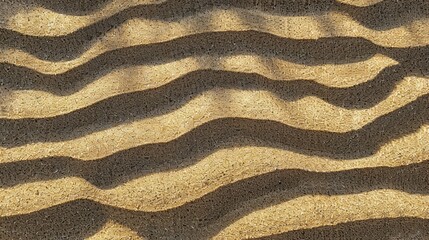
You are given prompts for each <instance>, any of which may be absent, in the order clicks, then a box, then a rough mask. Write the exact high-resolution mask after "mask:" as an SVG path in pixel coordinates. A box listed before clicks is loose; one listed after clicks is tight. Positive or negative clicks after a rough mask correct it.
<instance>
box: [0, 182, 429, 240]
mask: <svg viewBox="0 0 429 240" xmlns="http://www.w3.org/2000/svg"><path fill="white" fill-rule="evenodd" d="M285 177H286V178H289V177H290V176H285ZM272 180H273V182H272V184H271V185H267V189H273V188H278V189H279V190H280V189H282V188H287V187H286V186H285V185H284V184H281V183H283V182H282V181H283V179H276V177H273V178H272ZM279 181H280V184H279ZM274 183H276V184H274ZM262 184H263V185H265V184H266V183H262ZM243 187H246V188H239V189H238V190H237V189H234V191H227V190H224V192H222V194H221V192H219V191H217V192H216V193H217V195H216V196H213V197H214V198H216V201H214V199H210V198H209V197H208V196H210V195H206V196H205V197H203V198H201V199H199V200H198V201H196V202H191V203H188V204H186V205H184V206H182V207H180V208H176V209H172V210H168V211H163V212H152V213H148V212H138V211H130V210H125V209H120V208H115V207H111V206H107V205H103V204H100V203H97V202H93V201H89V200H76V201H73V202H68V203H64V204H61V205H57V206H53V207H50V208H48V209H44V210H40V211H38V212H33V213H30V214H24V215H17V216H11V217H3V218H1V220H2V227H3V229H4V230H3V232H0V234H2V235H0V237H2V238H7V237H8V236H10V235H8V234H14V235H13V236H15V237H18V238H20V237H21V238H22V237H23V236H25V237H26V238H31V239H40V238H43V239H46V238H58V236H72V237H75V236H78V237H80V238H83V237H85V236H86V237H87V236H88V235H91V234H94V233H95V232H96V231H98V230H99V229H100V228H101V227H102V226H103V225H104V223H105V222H107V221H108V220H113V221H115V222H117V223H119V224H121V225H123V226H126V227H128V228H130V229H132V230H133V231H136V232H138V234H139V235H140V236H142V237H148V238H156V239H161V238H165V237H167V236H168V237H170V238H171V237H174V238H185V239H187V238H191V239H196V238H199V239H201V238H202V237H203V238H206V237H209V236H212V235H215V234H216V233H218V232H219V231H221V230H222V229H224V228H225V227H227V226H228V225H229V226H228V227H227V228H226V229H224V230H223V231H222V232H221V233H220V238H222V235H223V236H228V235H229V232H228V231H229V230H230V229H232V228H234V227H235V226H237V225H238V226H240V225H243V224H242V222H245V221H246V219H249V218H254V216H255V215H258V214H259V212H262V213H261V217H262V218H265V219H267V220H270V219H269V218H268V217H266V216H265V215H264V213H267V212H270V211H272V209H277V208H280V209H279V212H285V211H287V212H288V214H287V216H285V215H282V218H283V219H282V220H283V221H285V219H284V217H288V218H290V220H291V221H290V222H292V221H294V223H295V224H296V225H295V226H297V227H296V229H302V227H303V226H305V224H304V222H305V220H307V218H313V217H314V214H313V213H312V212H311V213H310V214H305V215H303V214H302V213H303V210H302V209H309V208H314V207H315V206H318V208H319V209H320V210H322V211H323V212H324V213H325V214H323V215H318V216H317V217H318V219H316V220H318V221H311V222H312V223H313V226H311V225H310V226H308V227H310V228H311V227H318V226H317V224H318V223H319V224H320V225H319V226H323V225H325V224H326V222H327V221H331V222H332V223H333V224H338V223H342V222H347V221H356V220H364V219H374V218H382V217H384V218H394V217H419V218H424V219H427V218H429V216H428V214H427V211H425V209H426V206H427V201H428V197H427V196H419V195H410V194H406V193H402V192H398V191H392V190H377V191H372V192H365V190H364V189H362V191H364V193H360V194H353V195H340V196H325V195H321V194H323V192H325V193H327V194H329V195H332V194H333V195H338V194H341V193H340V192H341V191H335V190H334V189H335V188H333V189H332V188H328V189H317V190H313V191H312V190H308V191H306V190H303V189H299V190H297V191H292V190H286V191H280V192H277V193H273V194H269V195H266V196H265V197H262V199H256V200H251V201H246V199H247V198H249V197H250V198H252V199H253V198H254V197H255V194H256V193H259V194H260V193H261V191H263V192H267V190H266V189H264V188H255V187H256V185H252V182H248V183H247V185H246V186H243ZM260 187H261V186H260ZM253 189H255V190H254V191H253ZM349 191H350V189H346V192H349ZM311 192H313V193H314V194H315V195H316V196H305V195H307V194H311ZM231 194H233V195H231ZM240 194H241V195H240ZM299 194H301V196H303V197H299V198H296V199H293V200H291V199H292V198H293V197H297V196H298V195H299ZM237 200H241V202H237ZM213 201H214V202H213ZM231 202H236V203H237V204H232V203H231ZM244 202H245V203H244ZM224 203H226V204H224ZM279 203H282V204H280V205H274V206H273V204H279ZM398 205H400V206H401V208H400V209H399V208H397V207H393V206H398ZM217 206H222V207H217ZM269 206H272V207H269ZM363 206H365V207H363ZM381 206H382V207H381ZM266 207H269V208H268V209H264V210H260V211H256V212H255V210H257V209H263V208H266ZM234 209H235V210H234ZM375 210H377V211H375ZM252 211H253V213H251V212H252ZM279 212H277V213H279ZM249 213H250V214H249ZM297 214H299V215H300V217H295V216H294V215H297ZM222 215H223V216H222ZM246 215H247V216H246ZM243 216H246V217H244V218H242V219H240V220H238V221H236V222H234V223H233V224H232V225H230V224H231V223H232V222H233V221H235V220H236V219H239V218H240V217H243ZM331 216H332V217H335V220H332V219H330V218H331ZM40 219H44V221H43V222H41V221H40ZM283 221H281V222H283ZM281 222H280V223H281ZM309 222H310V221H309ZM253 225H254V224H253ZM273 225H274V224H273ZM277 225H278V224H277ZM314 225H315V226H314ZM274 226H275V225H274ZM289 226H291V224H290V225H289ZM293 226H294V225H292V227H293ZM260 227H262V226H259V225H258V227H255V228H254V229H258V228H260ZM284 228H285V227H284V226H279V229H278V230H283V232H284ZM270 229H271V231H274V230H275V229H273V228H269V229H264V231H261V232H260V234H259V236H261V234H264V232H267V231H270ZM290 230H295V229H290ZM243 231H247V232H251V231H252V230H251V229H250V230H249V229H248V228H247V226H244V229H243ZM253 231H255V230H253ZM233 233H236V235H237V234H240V231H233ZM274 233H276V232H274ZM269 234H273V232H270V233H269ZM252 235H254V236H258V235H257V234H252ZM248 236H250V234H248ZM217 237H219V235H218V236H217ZM239 238H240V237H239ZM223 239H225V238H223ZM235 239H237V236H236V238H235Z"/></svg>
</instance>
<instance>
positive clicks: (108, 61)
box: [0, 31, 429, 95]
mask: <svg viewBox="0 0 429 240" xmlns="http://www.w3.org/2000/svg"><path fill="white" fill-rule="evenodd" d="M268 43H269V44H268ZM64 49H65V48H64ZM428 52H429V46H425V47H412V48H385V47H381V46H378V45H375V44H373V43H372V42H370V41H368V40H366V39H364V38H354V37H332V38H320V39H317V40H298V39H289V38H283V37H279V36H276V35H272V34H269V33H263V32H257V31H227V32H207V33H198V34H193V35H188V36H184V37H179V38H176V39H173V40H169V41H166V42H160V43H154V44H147V45H146V44H145V45H137V46H131V47H125V48H119V49H115V50H112V51H108V52H104V53H102V54H100V55H98V56H96V57H95V58H93V59H91V60H90V61H89V62H86V63H83V64H81V65H79V66H77V67H75V68H72V69H70V70H68V71H66V72H65V73H61V74H53V75H51V74H43V73H40V72H37V71H35V70H33V69H30V68H27V67H21V66H16V65H13V64H10V63H0V79H1V81H2V85H3V86H5V87H9V88H12V89H35V90H44V91H50V92H53V93H55V94H58V95H67V94H71V93H72V92H76V91H78V90H79V89H81V88H82V87H83V86H82V85H86V84H88V83H90V82H92V81H94V80H95V79H97V78H99V77H100V76H101V75H105V74H107V73H109V72H111V71H113V70H115V69H118V68H123V67H127V66H138V65H155V64H160V63H165V62H170V61H174V60H178V59H183V58H187V57H193V56H204V55H221V56H229V55H237V54H257V55H260V56H263V57H266V58H271V57H276V58H278V59H282V60H286V61H291V62H295V63H299V64H306V65H322V64H343V63H353V62H359V61H364V60H367V59H369V58H371V57H372V56H374V55H375V54H377V53H378V54H385V55H387V56H389V57H392V58H394V59H395V60H397V61H399V62H401V63H402V62H410V61H411V62H413V63H418V62H419V60H420V61H423V60H425V59H426V60H427V58H428V55H429V54H428ZM53 53H57V52H56V51H55V52H53Z"/></svg>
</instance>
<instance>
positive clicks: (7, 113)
mask: <svg viewBox="0 0 429 240" xmlns="http://www.w3.org/2000/svg"><path fill="white" fill-rule="evenodd" d="M396 63H397V62H396V61H394V60H392V59H390V58H388V57H385V56H382V55H375V56H374V57H372V58H371V59H368V60H366V61H363V62H358V63H351V64H344V65H332V64H327V65H322V66H306V65H301V64H294V63H290V62H287V61H284V60H280V59H268V58H263V57H259V56H256V55H238V56H229V57H222V58H219V57H216V56H205V57H196V58H193V57H190V58H185V59H182V60H178V61H175V62H171V63H165V64H160V65H156V66H135V67H129V68H126V69H120V70H117V71H114V72H112V73H110V74H108V75H106V76H103V77H101V78H99V79H97V80H95V81H94V82H92V83H89V84H88V85H87V86H85V87H83V89H82V90H80V91H79V92H76V93H74V94H72V95H69V96H57V95H53V94H50V93H47V92H44V91H34V90H21V91H20V90H17V91H9V92H7V95H5V98H7V99H4V100H3V101H1V102H0V107H1V108H2V111H0V117H2V118H9V119H19V118H30V117H32V118H43V117H50V116H56V115H61V114H66V113H69V112H71V111H74V110H77V109H79V108H83V107H85V106H89V105H91V104H94V103H96V102H98V101H101V100H103V99H106V98H107V97H112V96H115V95H119V94H123V93H129V92H135V91H142V90H147V89H152V88H157V87H160V86H162V85H165V84H168V83H170V82H173V81H174V80H176V79H177V78H179V77H180V76H183V75H185V74H187V73H190V72H193V71H197V70H202V69H213V70H226V71H234V72H244V73H258V74H261V75H263V76H265V77H267V78H270V79H273V80H285V81H289V80H296V79H311V80H314V81H315V82H317V83H320V84H323V85H325V86H330V87H338V88H343V87H344V88H345V87H351V86H353V85H356V84H360V83H364V82H366V81H369V80H372V79H373V78H375V77H376V76H377V74H378V73H379V72H380V71H381V70H382V69H384V68H385V67H388V66H392V65H394V64H396ZM411 79H412V78H410V80H411ZM412 80H413V81H416V83H415V84H416V87H418V88H417V89H425V88H424V87H423V86H420V85H421V84H425V83H426V82H427V81H420V80H419V79H417V80H416V79H412ZM419 84H420V85H419ZM427 85H429V84H427ZM399 88H400V87H399ZM400 89H401V88H400ZM410 90H412V92H414V91H415V89H414V88H412V89H410ZM32 102H33V103H35V102H37V103H38V104H37V105H34V104H28V103H32Z"/></svg>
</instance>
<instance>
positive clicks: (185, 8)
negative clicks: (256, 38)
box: [0, 0, 429, 61]
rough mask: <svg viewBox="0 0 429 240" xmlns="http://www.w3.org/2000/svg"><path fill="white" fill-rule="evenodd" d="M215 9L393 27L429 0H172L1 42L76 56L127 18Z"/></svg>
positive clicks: (2, 37) (42, 54)
mask: <svg viewBox="0 0 429 240" xmlns="http://www.w3.org/2000/svg"><path fill="white" fill-rule="evenodd" d="M214 8H241V9H250V10H262V11H265V12H268V13H271V14H279V15H285V16H295V15H315V14H316V15H321V14H325V13H326V12H329V11H340V12H344V13H347V14H348V15H350V16H351V17H352V18H353V19H355V20H356V21H358V22H360V23H361V24H362V25H364V26H365V27H369V28H373V29H376V30H387V29H391V28H394V27H398V26H400V25H403V24H406V23H407V22H410V21H413V20H417V19H421V18H425V17H428V16H429V3H428V1H425V0H384V1H383V2H380V3H377V4H375V5H371V6H368V7H363V8H361V7H355V6H351V5H346V4H342V3H337V2H336V1H334V0H316V1H307V0H294V1H277V2H275V3H274V2H273V1H271V0H263V1H248V0H169V1H167V2H165V3H162V4H152V5H139V6H134V7H130V8H128V9H125V10H122V11H121V12H119V13H117V14H115V15H113V16H111V17H108V18H106V19H103V20H100V21H98V22H96V23H93V24H91V25H89V26H86V27H83V28H81V29H79V30H77V31H75V32H73V33H70V34H67V35H64V36H56V37H55V36H29V35H25V34H22V33H19V32H16V31H13V30H9V29H0V46H1V47H3V48H17V49H21V50H23V51H26V52H29V53H31V54H33V55H35V56H37V57H38V58H41V59H45V60H50V61H59V60H66V59H72V58H76V57H78V56H79V55H80V54H82V53H83V52H84V51H85V50H87V49H88V48H89V47H90V45H91V43H93V42H94V41H96V40H97V39H98V38H99V37H101V36H103V35H104V34H106V32H108V31H110V30H111V29H113V28H115V27H118V26H119V25H121V24H122V23H124V22H126V21H127V20H129V19H133V18H144V19H154V20H165V21H172V20H175V19H182V18H184V17H187V16H191V15H195V14H197V13H200V12H204V11H208V10H211V9H214ZM243 21H244V22H245V21H246V19H243ZM261 24H263V22H261ZM322 24H326V23H322ZM203 26H204V25H202V26H195V28H201V27H203ZM333 34H335V33H333Z"/></svg>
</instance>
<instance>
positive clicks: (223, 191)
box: [0, 161, 429, 239]
mask: <svg viewBox="0 0 429 240" xmlns="http://www.w3.org/2000/svg"><path fill="white" fill-rule="evenodd" d="M428 171H429V161H425V162H423V163H418V164H411V165H407V166H400V167H376V168H364V169H352V170H345V171H339V172H327V173H320V172H309V171H305V170H297V169H289V170H277V171H274V172H270V173H266V174H261V175H258V176H254V177H251V178H247V179H244V180H240V181H238V182H234V183H231V184H228V185H225V186H222V187H220V188H218V189H217V190H215V191H214V192H210V193H208V194H207V195H205V196H203V197H201V198H199V199H196V200H194V201H192V202H189V203H186V204H185V205H182V206H180V207H177V208H173V209H170V210H166V211H161V212H139V211H131V210H126V209H121V208H116V207H110V206H107V205H103V204H99V203H96V202H93V201H89V200H76V201H72V202H68V203H65V204H61V205H58V206H54V207H50V208H48V209H43V210H40V211H37V212H33V213H30V214H24V215H17V216H11V217H3V218H1V219H0V220H1V221H0V223H1V226H2V227H1V228H0V229H3V230H2V231H0V234H2V235H0V237H1V238H2V239H4V238H6V236H7V235H6V234H11V233H12V232H13V233H14V235H15V236H16V237H17V238H31V239H40V238H45V239H46V237H48V238H49V237H56V236H59V235H66V236H67V234H70V233H73V234H77V233H75V232H73V231H70V229H67V228H64V227H62V222H63V221H65V222H66V223H71V222H74V224H75V225H76V226H78V227H79V226H80V227H79V228H81V229H82V231H86V233H82V232H79V234H81V235H83V234H84V235H89V234H91V233H93V232H96V231H98V229H99V227H100V226H101V225H102V224H103V223H104V222H106V221H107V220H108V219H112V220H114V221H116V222H118V223H120V224H122V225H125V226H127V227H129V228H131V229H132V230H134V231H136V232H138V233H139V234H140V235H141V236H143V237H148V238H149V239H159V238H163V237H170V238H173V237H176V238H180V239H183V238H185V239H188V238H190V239H201V237H204V238H206V237H209V236H213V235H214V234H216V233H218V232H219V231H220V230H222V229H224V228H225V227H226V226H228V225H230V224H232V223H233V222H234V221H235V220H237V219H239V218H241V217H244V216H245V215H247V214H249V213H250V212H253V211H255V210H259V209H264V208H267V207H269V206H272V205H274V204H279V203H281V202H285V201H288V200H290V199H294V198H297V197H300V196H305V195H318V194H323V195H343V194H356V193H361V192H367V191H371V190H377V189H396V190H400V191H405V192H408V193H414V194H428V193H429V188H428V187H427V186H428V184H429V176H428V174H427V172H428ZM279 191H282V192H284V193H285V194H277V195H275V196H276V197H274V198H271V199H274V200H267V201H259V200H258V198H260V197H264V196H268V195H269V194H275V193H278V192H279ZM271 196H274V195H271ZM143 204H144V203H143ZM80 213H83V215H80ZM279 214H281V213H279ZM62 219H63V220H62ZM66 226H68V225H66ZM68 231H70V233H69V232H68ZM72 237H73V236H72Z"/></svg>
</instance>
